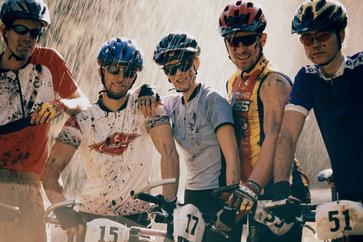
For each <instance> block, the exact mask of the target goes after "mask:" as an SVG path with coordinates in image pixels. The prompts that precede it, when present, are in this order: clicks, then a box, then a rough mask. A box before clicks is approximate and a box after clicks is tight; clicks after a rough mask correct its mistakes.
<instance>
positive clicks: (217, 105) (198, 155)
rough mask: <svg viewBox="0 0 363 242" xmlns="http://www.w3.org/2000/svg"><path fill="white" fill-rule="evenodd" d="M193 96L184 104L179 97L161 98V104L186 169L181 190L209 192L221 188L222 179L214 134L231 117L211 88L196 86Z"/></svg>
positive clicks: (228, 121) (225, 103) (227, 108)
mask: <svg viewBox="0 0 363 242" xmlns="http://www.w3.org/2000/svg"><path fill="white" fill-rule="evenodd" d="M194 94H195V96H194V98H193V99H192V100H190V101H189V102H187V103H183V101H182V100H183V99H182V96H181V95H180V94H179V95H170V96H166V97H163V102H164V105H165V111H166V112H167V114H168V116H169V117H170V119H171V123H172V129H173V135H174V137H175V140H176V141H177V143H178V144H179V145H180V146H181V148H182V152H183V158H184V159H185V164H186V166H187V177H186V183H185V188H186V189H189V190H205V189H213V188H217V187H219V186H220V185H221V184H220V182H223V181H220V176H221V175H224V174H221V173H222V152H221V149H220V146H219V143H218V140H217V136H216V130H217V128H218V127H220V126H221V125H223V124H230V125H233V117H232V112H231V108H230V107H229V104H228V102H227V101H226V100H225V99H224V98H223V97H222V96H221V95H220V94H219V93H218V92H216V91H215V90H213V89H212V88H209V87H206V86H205V85H203V84H200V86H199V87H197V89H196V90H195V92H194ZM192 95H193V94H192Z"/></svg>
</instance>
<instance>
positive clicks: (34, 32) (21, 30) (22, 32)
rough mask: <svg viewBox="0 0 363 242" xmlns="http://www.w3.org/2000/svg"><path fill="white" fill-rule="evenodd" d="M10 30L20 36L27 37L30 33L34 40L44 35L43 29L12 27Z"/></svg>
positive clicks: (22, 26)
mask: <svg viewBox="0 0 363 242" xmlns="http://www.w3.org/2000/svg"><path fill="white" fill-rule="evenodd" d="M10 28H11V29H12V30H14V32H15V33H17V34H19V35H25V34H27V33H30V36H31V37H32V38H38V37H40V36H41V35H42V34H43V30H42V28H36V29H29V28H27V27H25V26H24V25H12V26H10Z"/></svg>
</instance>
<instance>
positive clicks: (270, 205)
mask: <svg viewBox="0 0 363 242" xmlns="http://www.w3.org/2000/svg"><path fill="white" fill-rule="evenodd" d="M282 207H287V208H291V209H295V210H298V211H299V216H298V217H296V221H297V222H301V223H305V222H315V210H316V207H317V204H312V203H295V202H293V201H291V200H289V199H284V200H279V201H270V202H266V203H264V204H263V208H264V209H266V210H269V211H271V212H272V213H273V212H274V210H275V209H279V208H282Z"/></svg>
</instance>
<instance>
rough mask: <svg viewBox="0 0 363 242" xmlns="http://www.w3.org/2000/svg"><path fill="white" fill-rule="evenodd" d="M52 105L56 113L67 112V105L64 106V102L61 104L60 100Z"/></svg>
mask: <svg viewBox="0 0 363 242" xmlns="http://www.w3.org/2000/svg"><path fill="white" fill-rule="evenodd" d="M52 104H53V105H54V107H55V109H56V112H57V113H60V112H63V111H65V110H66V105H64V103H63V102H61V101H60V100H59V99H56V100H54V101H53V102H52Z"/></svg>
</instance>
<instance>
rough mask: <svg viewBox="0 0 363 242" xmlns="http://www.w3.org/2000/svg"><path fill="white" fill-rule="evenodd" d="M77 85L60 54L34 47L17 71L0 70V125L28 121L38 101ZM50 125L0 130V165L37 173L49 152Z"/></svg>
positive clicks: (67, 92)
mask: <svg viewBox="0 0 363 242" xmlns="http://www.w3.org/2000/svg"><path fill="white" fill-rule="evenodd" d="M76 89H77V85H76V83H75V82H74V80H73V77H72V75H71V73H70V71H69V69H68V67H67V65H66V63H65V61H64V60H63V58H62V57H61V56H60V54H59V53H57V52H56V51H55V50H53V49H48V48H40V47H37V48H36V49H35V50H34V52H33V54H32V57H31V59H30V62H29V63H28V64H27V65H25V66H24V67H23V68H21V69H19V70H18V71H17V72H14V71H6V70H0V128H4V127H8V126H9V125H12V124H17V123H20V122H22V121H23V120H27V122H28V123H29V117H30V114H31V112H33V111H34V110H36V109H37V108H38V107H39V105H40V104H41V103H43V102H44V101H53V100H54V99H57V98H59V97H61V98H65V97H68V96H70V95H71V94H72V93H73V92H74V91H76ZM13 127H16V125H14V126H13ZM49 127H50V124H44V125H37V126H26V127H25V128H23V129H21V128H19V129H15V130H14V132H10V133H6V134H2V135H1V134H0V169H9V170H13V171H16V172H31V173H35V174H38V175H40V174H41V173H42V171H43V169H44V166H45V161H46V159H47V155H48V152H47V142H48V131H49ZM4 129H6V128H4Z"/></svg>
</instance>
